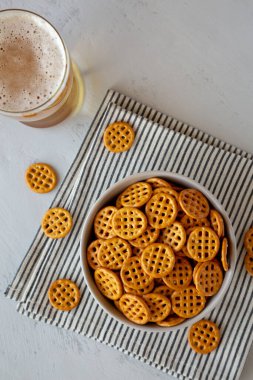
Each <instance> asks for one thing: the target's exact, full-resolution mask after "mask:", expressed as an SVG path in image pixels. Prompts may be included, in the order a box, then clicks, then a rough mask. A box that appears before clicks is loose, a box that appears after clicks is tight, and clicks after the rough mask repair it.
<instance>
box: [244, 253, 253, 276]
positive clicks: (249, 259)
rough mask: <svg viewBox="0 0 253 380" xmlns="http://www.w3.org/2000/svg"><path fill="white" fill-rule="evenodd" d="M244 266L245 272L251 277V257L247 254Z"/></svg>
mask: <svg viewBox="0 0 253 380" xmlns="http://www.w3.org/2000/svg"><path fill="white" fill-rule="evenodd" d="M244 265H245V268H246V271H247V272H248V273H249V274H250V275H251V276H253V255H251V254H250V253H249V252H248V253H247V254H246V255H245V258H244Z"/></svg>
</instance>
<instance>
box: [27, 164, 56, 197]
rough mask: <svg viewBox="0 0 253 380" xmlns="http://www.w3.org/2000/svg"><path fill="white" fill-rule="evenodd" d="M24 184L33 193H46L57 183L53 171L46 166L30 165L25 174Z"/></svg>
mask: <svg viewBox="0 0 253 380" xmlns="http://www.w3.org/2000/svg"><path fill="white" fill-rule="evenodd" d="M25 179H26V183H27V185H28V186H29V188H30V189H31V190H32V191H34V192H35V193H48V192H49V191H51V190H53V189H54V188H55V186H56V183H57V178H56V174H55V171H54V169H53V168H52V167H51V166H50V165H47V164H43V163H37V164H32V165H30V166H29V168H28V169H27V170H26V173H25Z"/></svg>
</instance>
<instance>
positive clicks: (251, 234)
mask: <svg viewBox="0 0 253 380" xmlns="http://www.w3.org/2000/svg"><path fill="white" fill-rule="evenodd" d="M244 247H245V249H246V251H247V252H248V253H249V254H251V255H253V227H251V228H250V229H249V230H248V231H247V232H246V234H245V236H244Z"/></svg>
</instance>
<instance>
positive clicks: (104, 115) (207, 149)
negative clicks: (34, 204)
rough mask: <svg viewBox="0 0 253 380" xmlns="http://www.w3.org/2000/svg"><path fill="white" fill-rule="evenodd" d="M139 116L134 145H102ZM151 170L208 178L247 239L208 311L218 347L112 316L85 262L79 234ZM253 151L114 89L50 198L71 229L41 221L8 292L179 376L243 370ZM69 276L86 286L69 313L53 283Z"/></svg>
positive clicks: (230, 375)
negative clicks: (117, 126)
mask: <svg viewBox="0 0 253 380" xmlns="http://www.w3.org/2000/svg"><path fill="white" fill-rule="evenodd" d="M116 120H124V121H128V122H130V123H131V124H132V125H133V126H134V129H135V131H136V138H135V143H134V145H133V147H132V148H131V150H130V151H128V152H125V153H123V154H120V155H114V154H111V153H109V152H108V151H107V150H106V149H105V148H104V146H103V144H102V135H103V130H104V128H105V127H106V126H107V125H108V124H109V123H111V122H113V121H116ZM145 170H167V171H173V172H178V173H180V174H183V175H186V176H188V177H190V178H192V179H195V180H197V181H199V182H200V183H201V184H202V185H204V186H205V187H206V188H207V189H209V190H210V191H211V192H212V193H213V194H214V195H215V196H216V197H217V198H218V199H219V201H220V202H221V203H222V204H223V206H224V207H225V209H226V210H227V212H228V214H229V216H230V218H231V221H232V223H233V226H234V229H235V233H236V238H237V242H238V259H237V270H236V273H235V276H234V278H233V281H232V284H231V286H230V288H229V290H228V292H227V294H226V296H225V297H224V300H223V302H222V304H221V305H220V306H219V307H217V308H216V309H215V310H213V311H212V312H211V313H210V315H209V317H210V318H211V319H212V320H213V321H215V322H216V323H217V324H218V325H219V326H220V328H221V333H222V341H221V344H220V346H219V347H218V349H217V350H216V351H214V352H213V353H211V354H209V355H207V356H199V355H197V354H195V353H194V352H193V351H192V350H191V349H190V348H189V347H188V344H187V338H186V336H187V331H186V329H184V330H182V331H181V330H178V331H175V332H171V333H145V332H141V331H139V330H135V329H131V328H129V327H125V326H124V325H122V324H120V323H119V322H117V321H115V320H114V319H113V318H111V317H110V316H109V315H107V314H106V313H105V312H104V311H103V310H102V309H101V308H100V306H99V305H98V304H97V303H96V301H95V300H94V299H93V297H92V296H91V294H90V293H89V291H88V289H87V287H86V285H85V282H84V279H83V275H82V272H81V268H80V264H79V237H80V231H81V228H82V224H83V221H84V219H85V216H86V215H87V212H88V210H89V208H90V207H91V205H92V204H93V203H94V202H95V200H96V199H97V198H98V197H99V196H100V194H102V193H103V192H104V191H105V190H106V189H107V188H108V187H110V186H111V185H112V184H113V183H115V182H116V181H118V180H120V179H122V178H124V177H125V176H128V175H130V174H133V173H136V172H140V171H145ZM252 179H253V166H252V156H251V155H250V154H249V153H247V152H244V151H242V150H240V149H239V148H237V147H234V146H232V145H229V144H227V143H225V142H223V141H220V140H219V139H217V138H215V137H213V136H210V135H208V134H206V133H204V132H202V131H200V130H198V129H197V128H194V127H192V126H189V125H188V124H186V123H183V122H180V121H178V120H176V119H174V118H173V117H171V116H167V115H165V114H163V113H161V112H158V111H156V110H154V109H152V108H151V107H148V106H146V105H143V104H141V103H139V102H136V101H135V100H133V99H131V98H129V97H127V96H124V95H122V94H119V93H118V92H116V91H112V90H110V91H108V92H107V94H106V96H105V98H104V100H103V102H102V104H101V106H100V108H99V110H98V112H97V114H96V115H95V118H94V120H93V122H92V124H91V126H90V129H89V131H88V133H87V136H86V138H85V139H84V141H83V143H82V145H81V147H80V150H79V152H78V153H77V156H76V158H75V160H74V162H73V164H72V166H71V167H70V169H69V171H68V173H67V175H66V177H65V179H64V181H63V183H62V185H61V187H60V189H59V190H58V192H57V195H56V197H55V199H54V200H53V202H52V205H51V206H60V207H65V208H66V209H68V210H69V211H70V212H71V214H72V215H73V221H74V227H73V229H72V232H71V233H70V234H69V235H68V236H67V237H66V238H65V239H62V240H59V241H55V240H50V239H47V238H46V237H45V236H44V235H43V233H42V231H41V230H40V229H39V230H38V232H37V234H36V236H35V238H34V240H33V242H32V244H31V246H30V248H29V250H28V253H27V255H26V256H25V258H24V260H23V262H22V263H21V265H20V267H19V269H18V271H17V273H16V275H15V277H14V280H13V282H12V284H11V285H10V286H9V287H8V289H7V290H6V295H7V296H8V297H9V298H11V299H14V300H16V301H18V306H17V309H18V311H19V312H20V313H22V314H24V315H27V316H29V317H31V318H33V319H36V320H38V321H41V320H43V321H45V322H47V323H50V324H52V325H55V326H59V327H64V328H66V329H69V330H72V331H76V332H77V333H79V334H83V335H86V336H88V337H91V338H93V339H96V340H98V341H100V342H103V343H105V344H107V345H109V346H112V347H114V348H116V349H119V350H120V351H123V352H125V353H127V354H128V355H130V356H132V357H135V358H136V359H138V360H141V361H143V362H145V363H148V364H149V365H152V366H154V367H156V368H159V369H160V370H163V371H164V372H167V373H169V374H171V375H174V376H175V377H177V378H178V379H194V380H196V379H203V380H208V379H210V380H211V379H212V380H213V379H217V380H218V379H219V380H221V379H231V380H234V379H238V378H239V376H240V373H241V371H242V368H243V364H244V362H245V360H246V357H247V354H248V351H249V349H250V345H251V343H252V340H253V330H252V322H253V315H252V306H253V305H252V278H251V277H250V276H248V275H247V274H246V272H245V270H244V266H243V259H244V250H243V234H244V232H245V230H246V229H247V228H249V227H250V225H251V224H252V220H253V188H252V182H253V181H252ZM59 277H67V278H71V279H72V280H73V281H75V282H76V283H77V284H78V286H79V288H80V290H81V294H82V300H81V302H80V305H79V306H78V307H77V308H76V309H74V310H72V311H71V312H70V313H62V312H60V311H56V310H53V309H52V307H50V305H49V302H48V300H47V288H48V286H49V284H50V283H51V282H52V281H53V280H55V279H57V278H59Z"/></svg>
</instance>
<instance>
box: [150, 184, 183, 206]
mask: <svg viewBox="0 0 253 380" xmlns="http://www.w3.org/2000/svg"><path fill="white" fill-rule="evenodd" d="M160 193H164V194H169V195H171V196H172V198H174V199H175V201H176V202H178V198H179V193H178V192H177V191H176V190H174V189H172V188H171V187H157V188H156V189H155V190H154V191H153V195H155V194H160Z"/></svg>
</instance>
